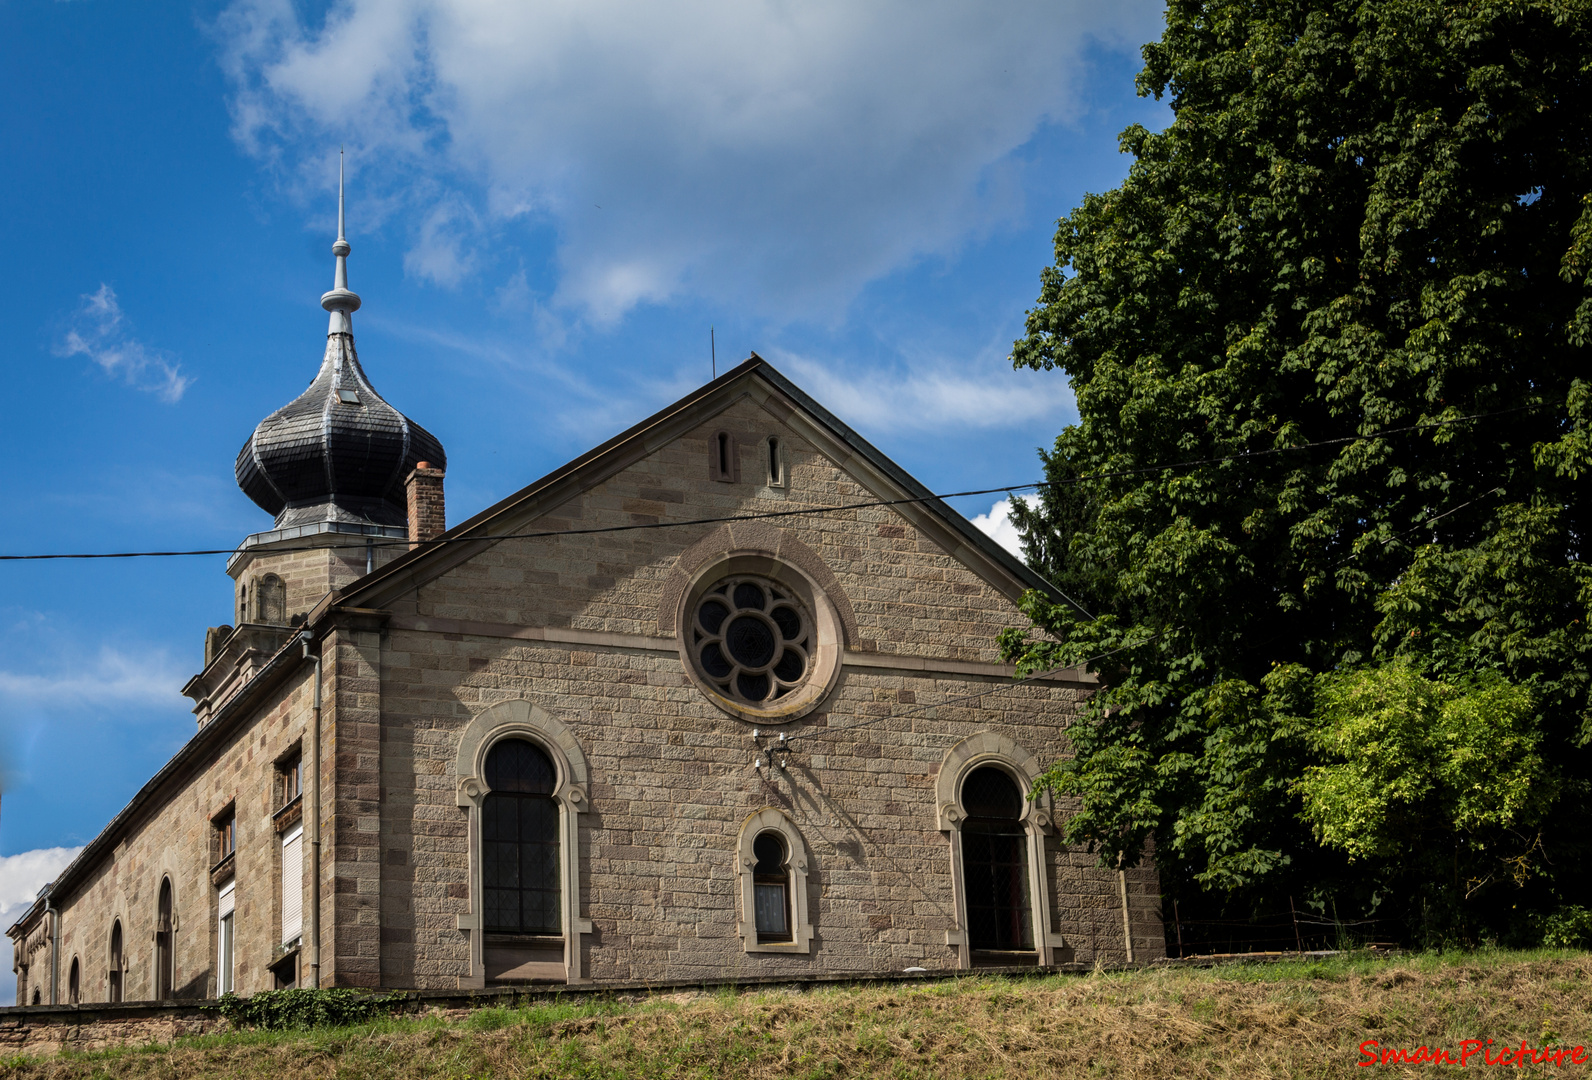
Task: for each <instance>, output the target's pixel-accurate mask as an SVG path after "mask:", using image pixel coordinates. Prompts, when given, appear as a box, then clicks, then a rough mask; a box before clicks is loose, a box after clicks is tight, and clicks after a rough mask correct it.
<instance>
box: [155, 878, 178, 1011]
mask: <svg viewBox="0 0 1592 1080" xmlns="http://www.w3.org/2000/svg"><path fill="white" fill-rule="evenodd" d="M176 920H177V915H176V905H175V904H174V903H173V901H172V895H171V879H170V878H163V879H161V882H160V905H159V907H158V908H157V909H156V917H155V999H156V1000H157V1001H166V1000H169V999H170V998H171V990H172V987H173V986H174V985H176V981H177V980H176V979H175V978H174V977H173V976H174V974H175V972H174V970H173V966H172V965H173V964H174V963H175V961H176V956H175V950H174V949H173V948H172V937H173V933H174V930H175V926H176Z"/></svg>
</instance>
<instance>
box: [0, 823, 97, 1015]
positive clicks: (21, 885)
mask: <svg viewBox="0 0 1592 1080" xmlns="http://www.w3.org/2000/svg"><path fill="white" fill-rule="evenodd" d="M82 850H83V849H82V848H81V847H74V848H61V847H55V848H38V849H36V850H34V851H24V852H22V853H20V854H17V855H0V930H7V929H10V927H11V925H12V924H13V923H15V922H16V921H17V920H18V919H20V918H21V917H22V915H23V913H24V912H26V911H27V910H28V908H29V906H31V905H32V903H33V901H34V900H36V899H38V895H39V890H40V889H42V888H44V886H46V885H48V884H49V883H50V882H52V881H54V880H55V877H56V875H57V874H59V873H60V872H61V871H62V870H65V869H66V866H67V864H68V863H70V862H71V861H72V860H73V859H75V858H77V853H78V852H80V851H82ZM16 993H17V984H16V980H15V979H13V978H11V977H10V972H9V970H8V971H6V972H5V977H4V978H0V1006H5V1005H14V1004H16Z"/></svg>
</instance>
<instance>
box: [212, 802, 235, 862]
mask: <svg viewBox="0 0 1592 1080" xmlns="http://www.w3.org/2000/svg"><path fill="white" fill-rule="evenodd" d="M215 827H216V850H215V859H214V860H213V861H215V862H218V863H219V862H220V861H221V860H222V859H225V858H226V857H227V856H228V855H231V854H232V853H233V852H234V851H236V850H238V815H237V814H236V813H235V812H233V811H231V810H228V811H227V812H226V815H225V816H223V817H219V818H217V819H216V820H215Z"/></svg>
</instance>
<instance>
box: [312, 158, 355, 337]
mask: <svg viewBox="0 0 1592 1080" xmlns="http://www.w3.org/2000/svg"><path fill="white" fill-rule="evenodd" d="M350 250H351V249H350V248H349V246H348V239H347V237H345V236H344V235H343V148H342V147H340V146H339V147H338V148H337V242H336V243H334V244H333V245H332V254H333V255H336V256H337V271H336V274H335V276H334V277H333V279H332V291H331V292H329V293H326V294H324V295H323V296H322V297H321V307H323V308H325V309H326V310H327V311H329V312H331V313H332V319H331V323H330V325H328V326H327V328H326V333H327V334H328V335H331V334H352V333H353V332H354V320H353V319H352V318H351V317H350V316H352V315H353V314H354V312H356V311H358V310H359V295H358V294H357V293H352V292H349V291H348V253H349V251H350Z"/></svg>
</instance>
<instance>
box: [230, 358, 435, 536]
mask: <svg viewBox="0 0 1592 1080" xmlns="http://www.w3.org/2000/svg"><path fill="white" fill-rule="evenodd" d="M350 398H351V399H353V400H347V399H350ZM422 461H427V462H430V463H431V464H432V465H433V466H435V467H436V468H439V469H445V468H447V457H446V455H445V454H444V452H443V449H442V444H441V443H440V442H438V441H437V438H436V436H435V435H432V434H431V432H429V431H427V430H426V429H425V428H423V427H421V426H420V425H419V424H417V423H415V422H414V421H413V420H410V419H409V418H408V417H406V416H404V414H403V413H401V412H399V411H398V410H397V409H395V408H393V407H392V406H391V405H389V404H387V402H386V401H385V400H384V399H383V398H382V397H381V395H380V394H378V393H376V390H375V388H374V387H373V386H371V385H370V380H369V379H368V378H367V377H366V376H365V372H364V370H363V369H362V368H360V366H359V356H358V354H357V353H356V352H355V351H354V336H353V334H351V333H333V334H329V335H328V336H327V338H326V357H325V359H324V360H322V361H321V370H320V371H319V372H318V373H317V374H316V376H315V381H314V382H312V383H310V386H309V389H308V390H305V391H304V393H302V394H300V395H299V396H298V397H297V398H295V399H293V400H292V401H291V402H289V403H288V404H287V405H284V406H283V407H282V408H280V409H278V410H277V411H276V412H274V413H272V414H271V415H270V416H268V417H266V418H265V419H264V420H262V421H260V426H259V427H257V428H255V429H254V434H253V435H251V436H250V437H249V440H248V442H246V443H244V444H243V449H242V450H241V451H240V452H239V453H238V461H237V467H236V473H237V478H238V486H239V487H241V488H242V489H243V492H244V494H246V495H247V496H248V497H249V498H251V499H253V500H254V501H255V503H257V504H258V505H259V506H260V507H261V508H262V509H263V510H265V512H266V513H268V514H271V515H272V516H273V517H275V518H276V526H275V527H276V528H278V529H286V528H291V527H293V526H295V525H308V524H313V523H315V522H320V521H339V522H346V523H349V524H358V525H389V526H399V527H401V526H403V525H404V523H405V522H406V521H407V520H408V506H407V504H406V501H405V493H404V478H405V477H406V476H408V475H409V473H410V472H411V471H413V469H414V467H415V465H416V464H418V463H419V462H422Z"/></svg>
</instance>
